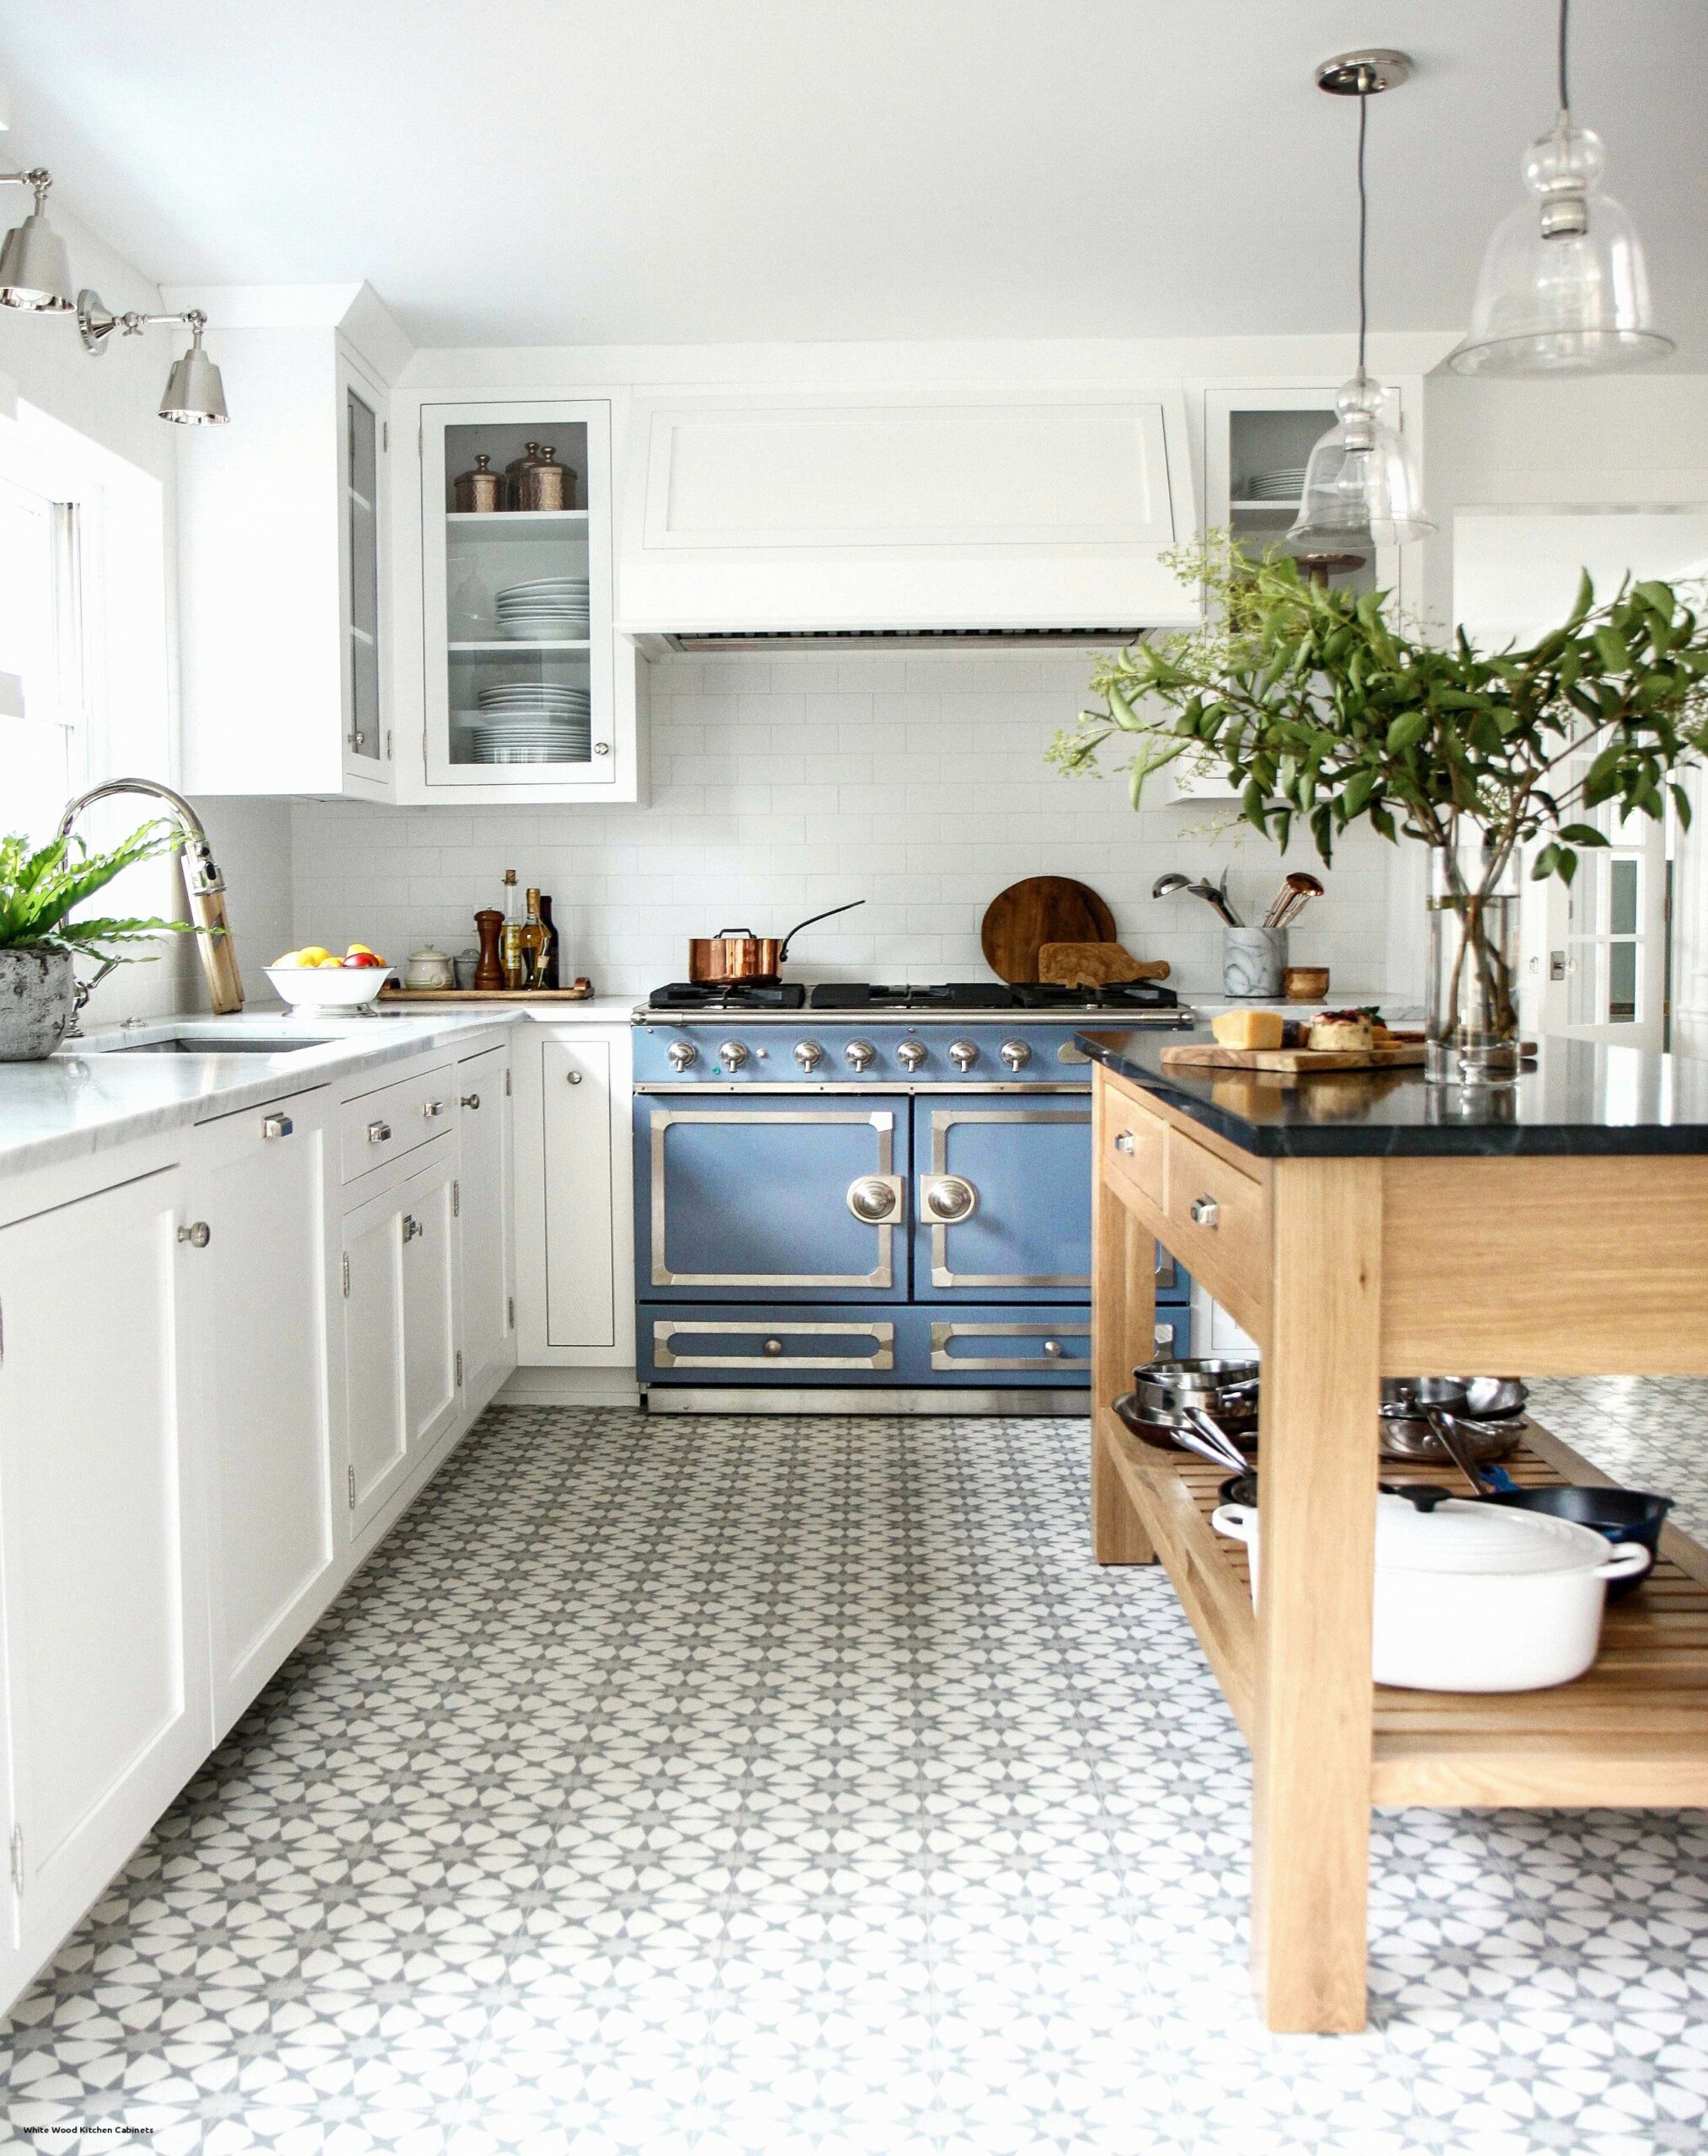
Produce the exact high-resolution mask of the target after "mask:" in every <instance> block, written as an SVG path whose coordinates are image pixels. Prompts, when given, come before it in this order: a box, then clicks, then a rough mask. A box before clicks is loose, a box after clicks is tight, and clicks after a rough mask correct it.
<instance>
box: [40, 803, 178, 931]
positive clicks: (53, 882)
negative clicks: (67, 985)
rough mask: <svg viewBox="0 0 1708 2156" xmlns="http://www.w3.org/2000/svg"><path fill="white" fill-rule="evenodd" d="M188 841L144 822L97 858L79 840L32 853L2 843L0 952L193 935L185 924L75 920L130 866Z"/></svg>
mask: <svg viewBox="0 0 1708 2156" xmlns="http://www.w3.org/2000/svg"><path fill="white" fill-rule="evenodd" d="M181 837H182V833H181V832H180V831H179V830H178V828H177V826H176V825H173V824H172V823H169V822H168V821H166V820H164V819H161V820H159V821H157V822H154V823H149V824H144V825H142V826H141V829H140V830H135V831H132V832H131V835H130V836H129V838H127V839H123V840H121V841H120V843H119V844H118V845H117V846H114V847H112V848H111V849H110V850H109V851H107V852H105V853H92V852H91V851H89V848H88V846H86V845H85V844H84V842H83V840H82V839H81V838H80V837H77V836H70V837H65V838H56V839H51V840H50V841H48V843H47V844H46V845H45V846H37V847H35V848H33V849H32V847H31V846H30V844H29V841H28V840H27V839H25V838H23V837H21V836H19V835H17V834H14V835H13V836H11V837H10V838H0V951H29V950H37V951H44V950H45V951H83V952H93V953H100V952H102V951H103V950H104V948H105V947H106V946H108V945H110V944H115V943H134V942H141V941H142V940H143V939H145V938H147V937H155V936H173V935H182V934H185V933H187V932H188V931H189V928H190V926H191V924H190V923H189V922H188V921H160V920H148V919H142V918H112V917H104V916H97V915H85V916H84V917H83V919H81V920H73V919H72V917H71V916H72V910H73V908H75V907H77V906H80V905H83V903H84V901H85V900H86V899H92V898H93V896H94V894H96V892H97V891H99V890H103V889H105V887H106V886H107V885H108V884H109V883H111V882H112V881H113V879H114V878H115V877H117V876H121V875H123V873H125V870H126V869H127V868H134V867H136V864H137V862H142V861H152V860H154V859H156V858H157V857H158V856H160V855H161V854H164V853H170V852H172V851H173V849H174V848H175V847H176V846H177V845H178V844H179V840H180V838H181Z"/></svg>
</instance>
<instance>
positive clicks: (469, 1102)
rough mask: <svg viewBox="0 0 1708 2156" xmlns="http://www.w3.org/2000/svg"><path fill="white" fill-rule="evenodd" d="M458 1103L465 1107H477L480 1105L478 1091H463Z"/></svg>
mask: <svg viewBox="0 0 1708 2156" xmlns="http://www.w3.org/2000/svg"><path fill="white" fill-rule="evenodd" d="M458 1105H459V1106H461V1107H466V1108H478V1107H479V1106H480V1095H479V1094H478V1093H465V1094H464V1095H463V1097H462V1101H461V1102H459V1104H458Z"/></svg>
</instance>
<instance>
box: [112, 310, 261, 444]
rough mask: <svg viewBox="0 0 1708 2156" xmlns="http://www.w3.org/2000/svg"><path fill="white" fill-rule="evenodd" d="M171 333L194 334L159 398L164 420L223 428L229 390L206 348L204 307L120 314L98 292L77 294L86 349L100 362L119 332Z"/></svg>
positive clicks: (128, 334)
mask: <svg viewBox="0 0 1708 2156" xmlns="http://www.w3.org/2000/svg"><path fill="white" fill-rule="evenodd" d="M154 328H173V329H187V330H189V339H190V342H189V350H188V351H187V352H185V353H184V355H183V356H182V357H181V358H179V359H177V360H173V363H172V371H171V373H170V374H169V375H168V376H167V377H166V388H165V391H164V392H163V395H162V397H161V399H160V416H161V418H162V419H171V420H173V422H174V423H175V424H178V425H179V426H186V427H222V426H224V425H226V424H227V422H228V420H229V419H230V418H231V414H230V413H229V412H227V409H226V392H225V385H224V384H223V383H222V382H221V380H220V371H219V369H218V368H217V367H216V366H215V365H214V363H213V361H212V360H211V359H210V358H209V357H208V355H207V354H206V353H205V351H203V350H202V348H201V333H202V332H203V330H204V329H205V328H207V317H206V316H205V314H204V313H203V312H202V311H201V309H200V307H192V308H191V309H190V310H189V313H188V314H137V313H136V312H134V311H133V312H131V313H128V314H115V313H114V312H112V310H111V308H109V307H108V306H107V304H106V302H104V300H103V299H102V297H101V296H100V294H99V292H93V291H89V290H88V287H87V286H85V288H84V289H83V291H80V292H79V293H78V294H77V329H78V332H79V333H80V334H81V335H82V338H83V350H85V351H86V352H90V353H93V355H95V356H96V357H97V358H99V356H100V355H101V354H102V353H103V352H104V351H105V350H106V349H107V339H109V337H110V336H111V335H112V334H113V332H114V331H115V329H118V330H122V331H123V332H124V334H125V336H127V337H140V336H141V334H142V332H143V331H144V330H145V329H154Z"/></svg>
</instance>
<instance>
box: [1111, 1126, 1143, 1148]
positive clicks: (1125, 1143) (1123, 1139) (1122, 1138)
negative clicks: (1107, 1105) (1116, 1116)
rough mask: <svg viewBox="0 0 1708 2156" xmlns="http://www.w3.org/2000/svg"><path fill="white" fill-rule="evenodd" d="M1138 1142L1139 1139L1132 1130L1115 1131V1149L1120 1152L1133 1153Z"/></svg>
mask: <svg viewBox="0 0 1708 2156" xmlns="http://www.w3.org/2000/svg"><path fill="white" fill-rule="evenodd" d="M1138 1143H1139V1141H1138V1139H1136V1138H1134V1135H1133V1134H1132V1132H1131V1131H1130V1130H1118V1131H1117V1132H1116V1133H1115V1150H1116V1151H1117V1152H1118V1153H1131V1152H1133V1151H1134V1150H1135V1149H1136V1147H1137V1145H1138Z"/></svg>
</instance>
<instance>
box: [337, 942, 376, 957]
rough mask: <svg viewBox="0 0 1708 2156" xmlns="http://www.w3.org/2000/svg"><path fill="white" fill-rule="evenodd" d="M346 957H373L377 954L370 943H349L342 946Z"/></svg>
mask: <svg viewBox="0 0 1708 2156" xmlns="http://www.w3.org/2000/svg"><path fill="white" fill-rule="evenodd" d="M344 956H345V958H377V957H378V956H379V953H377V952H376V950H375V948H374V947H373V945H372V944H371V943H350V944H347V945H346V946H345V947H344Z"/></svg>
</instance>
